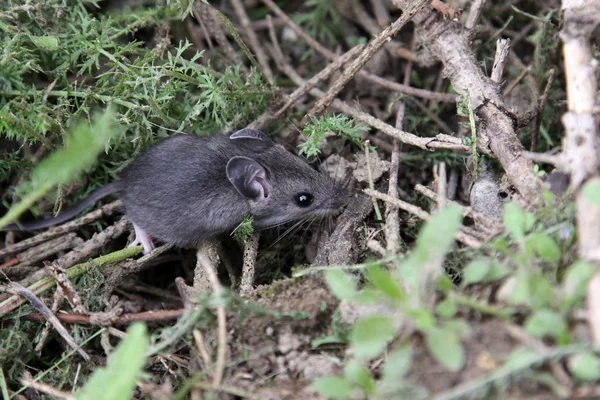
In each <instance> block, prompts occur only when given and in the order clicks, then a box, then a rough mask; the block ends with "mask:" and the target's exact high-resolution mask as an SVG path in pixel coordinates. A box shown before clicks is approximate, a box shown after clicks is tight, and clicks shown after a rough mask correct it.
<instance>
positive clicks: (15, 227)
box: [0, 182, 121, 232]
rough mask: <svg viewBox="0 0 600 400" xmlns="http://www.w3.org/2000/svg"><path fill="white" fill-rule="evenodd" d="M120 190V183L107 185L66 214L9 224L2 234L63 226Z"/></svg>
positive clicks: (1, 230) (2, 230)
mask: <svg viewBox="0 0 600 400" xmlns="http://www.w3.org/2000/svg"><path fill="white" fill-rule="evenodd" d="M120 188H121V186H120V182H112V183H109V184H106V185H104V186H102V187H101V188H100V189H98V190H96V191H94V192H92V193H91V194H90V195H89V196H88V197H86V198H85V199H83V200H82V201H81V202H80V203H79V204H77V205H76V206H75V207H73V208H71V209H70V210H67V211H65V212H64V213H61V214H59V215H57V216H56V217H52V218H47V219H44V220H41V221H32V222H29V223H25V224H19V223H14V224H9V225H7V226H5V227H4V228H0V232H8V231H34V230H38V229H44V228H48V227H50V226H54V225H58V224H61V223H63V222H66V221H68V220H70V219H72V218H74V217H75V216H77V215H78V214H79V213H81V212H82V211H83V210H85V209H86V208H88V207H89V206H91V205H92V204H94V203H96V202H97V201H98V200H100V199H102V198H104V197H106V196H109V195H111V194H114V193H116V192H118V191H119V190H120Z"/></svg>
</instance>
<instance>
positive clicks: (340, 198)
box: [331, 190, 351, 212]
mask: <svg viewBox="0 0 600 400" xmlns="http://www.w3.org/2000/svg"><path fill="white" fill-rule="evenodd" d="M350 199H351V196H350V195H349V194H348V193H346V192H344V191H342V190H340V191H338V192H337V193H336V194H335V195H334V196H333V197H332V199H331V208H332V209H333V210H335V212H340V211H342V209H343V208H345V207H346V206H347V205H348V203H349V202H350Z"/></svg>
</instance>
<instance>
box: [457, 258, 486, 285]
mask: <svg viewBox="0 0 600 400" xmlns="http://www.w3.org/2000/svg"><path fill="white" fill-rule="evenodd" d="M491 267H492V263H491V262H490V260H489V259H485V258H480V259H477V260H473V261H471V262H470V263H469V264H468V265H467V266H466V267H465V269H464V270H463V282H462V283H463V285H464V286H467V285H470V284H472V283H478V282H482V281H483V280H485V278H486V277H487V275H488V273H489V271H490V269H491Z"/></svg>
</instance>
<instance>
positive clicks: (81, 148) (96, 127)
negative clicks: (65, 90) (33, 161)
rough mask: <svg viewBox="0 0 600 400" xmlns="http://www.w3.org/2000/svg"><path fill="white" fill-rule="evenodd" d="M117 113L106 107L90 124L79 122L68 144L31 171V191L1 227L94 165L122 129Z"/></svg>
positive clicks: (29, 184)
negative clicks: (116, 122) (57, 187)
mask: <svg viewBox="0 0 600 400" xmlns="http://www.w3.org/2000/svg"><path fill="white" fill-rule="evenodd" d="M113 120H114V113H113V112H112V110H111V109H109V110H107V111H106V112H105V113H104V114H103V115H102V116H99V117H96V118H95V120H94V122H93V123H92V124H91V125H90V124H88V123H87V122H83V123H81V124H79V125H77V126H76V127H75V128H74V129H73V130H72V133H71V135H69V136H68V137H67V140H66V144H65V147H64V148H62V149H60V150H57V151H55V152H54V153H52V154H51V155H50V156H48V157H46V158H45V159H44V160H43V161H42V162H40V163H39V164H38V166H37V167H36V168H35V169H34V170H33V172H32V173H31V181H30V182H29V183H28V184H27V185H28V186H27V187H30V188H31V190H30V192H29V193H28V194H27V195H26V196H25V198H23V200H21V202H20V203H18V204H16V205H15V206H13V207H12V208H11V209H10V210H9V211H8V213H7V214H6V215H4V216H3V217H2V218H0V228H1V227H3V226H5V225H7V224H9V223H10V222H13V221H14V220H16V219H17V218H18V217H19V215H21V214H22V213H23V212H25V211H26V210H27V209H28V208H29V207H31V205H33V203H34V202H35V201H36V200H38V199H39V198H41V197H42V196H44V195H45V194H46V193H47V192H49V191H50V190H51V189H52V188H54V187H55V186H58V185H62V184H65V183H67V182H69V181H70V180H71V179H73V178H75V177H76V176H77V175H78V174H79V173H80V172H82V171H86V170H88V169H89V168H91V167H92V166H93V165H94V163H95V162H96V159H97V157H98V155H99V154H100V153H101V152H102V151H103V150H105V149H106V147H107V146H108V144H109V142H110V140H111V138H113V137H115V136H116V135H117V134H118V133H119V130H118V129H116V128H115V127H114V126H113Z"/></svg>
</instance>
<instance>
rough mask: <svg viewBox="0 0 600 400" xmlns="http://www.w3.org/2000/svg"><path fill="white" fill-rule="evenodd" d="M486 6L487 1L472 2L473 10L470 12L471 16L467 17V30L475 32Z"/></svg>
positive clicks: (475, 0) (474, 0) (477, 0)
mask: <svg viewBox="0 0 600 400" xmlns="http://www.w3.org/2000/svg"><path fill="white" fill-rule="evenodd" d="M484 4H485V0H473V1H472V2H471V9H470V10H469V15H468V16H467V22H466V23H465V28H467V29H468V30H473V28H475V25H477V20H478V19H479V16H480V15H481V11H482V10H483V6H484Z"/></svg>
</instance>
